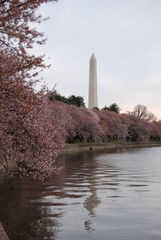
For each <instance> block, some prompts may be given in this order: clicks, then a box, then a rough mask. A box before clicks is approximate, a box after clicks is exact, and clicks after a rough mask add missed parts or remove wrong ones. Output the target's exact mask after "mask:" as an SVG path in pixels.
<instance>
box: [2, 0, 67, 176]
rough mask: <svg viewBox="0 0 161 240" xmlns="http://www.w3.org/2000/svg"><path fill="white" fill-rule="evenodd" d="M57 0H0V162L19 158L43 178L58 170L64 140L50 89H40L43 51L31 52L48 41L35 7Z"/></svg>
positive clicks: (26, 170)
mask: <svg viewBox="0 0 161 240" xmlns="http://www.w3.org/2000/svg"><path fill="white" fill-rule="evenodd" d="M47 2H56V1H55V0H53V1H51V0H32V1H31V0H16V1H13V0H11V1H5V0H2V1H0V164H1V166H3V167H4V168H5V170H6V171H7V170H8V168H9V164H10V162H12V161H14V162H15V163H17V165H18V167H19V169H20V170H21V171H22V172H23V173H25V174H27V175H33V176H34V177H36V176H38V177H39V178H44V177H46V176H49V175H50V174H51V173H52V172H55V171H56V166H55V165H54V161H55V158H56V155H57V153H58V151H59V150H60V149H61V147H62V145H63V141H64V139H63V138H62V139H60V138H58V136H59V134H58V130H59V128H60V125H61V124H60V123H58V121H57V122H56V123H55V124H54V125H53V123H52V121H51V119H50V111H49V107H48V101H47V98H46V93H45V92H44V91H41V92H40V93H35V91H34V86H35V83H36V81H37V80H38V79H39V77H38V73H39V71H40V70H42V69H44V68H46V67H47V66H46V65H45V62H44V57H43V56H35V55H33V54H32V53H31V51H28V49H32V48H33V47H34V44H39V45H41V44H44V43H45V39H44V37H43V34H42V33H40V32H38V31H37V30H36V29H35V28H32V26H33V25H34V24H35V23H40V22H41V21H43V19H42V17H41V16H40V15H37V14H36V10H37V9H38V8H39V7H40V5H41V4H42V3H47Z"/></svg>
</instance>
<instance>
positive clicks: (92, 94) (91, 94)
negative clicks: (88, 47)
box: [88, 53, 98, 109]
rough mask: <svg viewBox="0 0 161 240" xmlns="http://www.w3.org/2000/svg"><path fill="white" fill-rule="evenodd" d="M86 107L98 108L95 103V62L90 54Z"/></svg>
mask: <svg viewBox="0 0 161 240" xmlns="http://www.w3.org/2000/svg"><path fill="white" fill-rule="evenodd" d="M88 107H89V108H90V109H92V108H94V107H98V103H97V62H96V58H95V56H94V53H93V54H92V56H91V58H90V62H89V96H88Z"/></svg>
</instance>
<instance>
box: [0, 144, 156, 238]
mask: <svg viewBox="0 0 161 240" xmlns="http://www.w3.org/2000/svg"><path fill="white" fill-rule="evenodd" d="M59 164H60V165H62V166H63V170H62V171H61V173H60V174H59V175H55V176H53V177H51V178H50V179H48V180H47V181H45V182H43V183H42V182H39V181H37V180H31V179H30V178H27V177H23V178H19V177H10V178H2V177H0V221H1V222H2V224H3V227H4V228H5V230H6V231H7V234H8V236H9V238H10V240H90V239H91V240H160V239H161V148H160V147H156V148H137V149H129V150H125V151H120V152H114V153H107V152H93V151H90V152H84V153H77V154H68V155H62V156H60V157H59Z"/></svg>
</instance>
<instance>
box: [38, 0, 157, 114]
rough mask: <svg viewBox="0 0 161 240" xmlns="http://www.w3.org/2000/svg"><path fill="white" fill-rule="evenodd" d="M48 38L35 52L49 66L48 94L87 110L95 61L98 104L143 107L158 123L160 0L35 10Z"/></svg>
mask: <svg viewBox="0 0 161 240" xmlns="http://www.w3.org/2000/svg"><path fill="white" fill-rule="evenodd" d="M40 12H41V14H42V15H43V16H44V17H47V16H49V17H50V19H49V20H48V21H46V22H45V23H43V24H41V26H39V30H40V31H42V32H44V34H45V36H46V37H47V38H48V41H47V43H46V45H44V46H43V47H41V48H35V51H38V53H45V54H46V57H49V58H50V59H49V60H48V62H49V63H51V64H52V66H51V68H50V69H49V70H45V72H44V74H43V76H44V80H45V83H46V84H47V86H48V88H49V89H52V88H53V87H54V85H55V84H57V88H56V89H57V90H58V91H59V92H60V94H62V95H64V96H66V97H67V96H70V95H73V94H74V95H76V96H78V95H79V96H82V97H83V98H84V100H85V103H86V106H88V82H89V59H90V57H91V55H92V53H94V54H95V57H96V59H97V75H98V76H97V77H98V80H97V81H98V105H99V108H103V107H104V106H105V105H106V106H109V105H110V104H112V103H117V104H118V105H119V107H120V108H121V109H122V111H121V112H126V111H132V110H133V108H134V106H135V105H137V104H142V105H145V106H147V108H148V109H149V110H150V111H151V112H153V113H154V114H155V115H157V116H158V118H161V0H59V1H58V3H56V4H53V3H48V4H44V5H43V6H42V7H41V9H40Z"/></svg>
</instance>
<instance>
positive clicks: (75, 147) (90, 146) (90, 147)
mask: <svg viewBox="0 0 161 240" xmlns="http://www.w3.org/2000/svg"><path fill="white" fill-rule="evenodd" d="M144 147H161V142H149V143H136V142H135V143H133V142H114V143H110V142H107V143H78V144H77V143H74V144H70V143H68V144H65V146H64V148H63V149H62V150H61V151H60V153H59V154H58V155H60V154H65V153H75V152H82V151H95V150H118V149H126V148H127V149H128V148H144Z"/></svg>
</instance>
